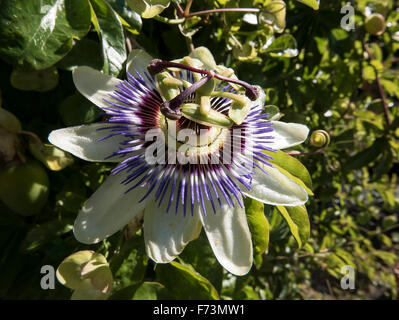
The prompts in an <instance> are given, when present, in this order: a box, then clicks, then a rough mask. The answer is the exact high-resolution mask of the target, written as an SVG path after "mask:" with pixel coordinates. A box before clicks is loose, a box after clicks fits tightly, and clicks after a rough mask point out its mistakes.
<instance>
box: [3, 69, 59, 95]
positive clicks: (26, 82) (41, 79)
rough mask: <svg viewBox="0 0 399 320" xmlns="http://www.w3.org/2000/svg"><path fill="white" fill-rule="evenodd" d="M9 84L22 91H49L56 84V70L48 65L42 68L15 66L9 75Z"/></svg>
mask: <svg viewBox="0 0 399 320" xmlns="http://www.w3.org/2000/svg"><path fill="white" fill-rule="evenodd" d="M10 82H11V85H12V86H13V87H14V88H16V89H19V90H24V91H39V92H44V91H49V90H52V89H54V88H55V87H56V86H57V85H58V70H57V68H55V67H50V68H48V69H43V70H26V69H21V68H15V69H14V70H13V71H12V73H11V77H10Z"/></svg>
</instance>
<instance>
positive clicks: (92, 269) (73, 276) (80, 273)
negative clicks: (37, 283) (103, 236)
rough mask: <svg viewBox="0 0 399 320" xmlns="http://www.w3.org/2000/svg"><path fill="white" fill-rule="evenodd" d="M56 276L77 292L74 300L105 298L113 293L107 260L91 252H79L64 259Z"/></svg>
mask: <svg viewBox="0 0 399 320" xmlns="http://www.w3.org/2000/svg"><path fill="white" fill-rule="evenodd" d="M56 275H57V279H58V281H59V282H61V284H63V285H64V286H66V287H68V288H70V289H73V290H76V291H75V292H74V294H73V296H72V298H73V299H82V298H83V296H85V299H90V298H98V297H101V296H104V295H106V294H108V293H109V292H110V291H111V288H112V283H113V277H112V273H111V270H110V269H109V265H108V262H107V259H105V257H104V256H103V255H102V254H99V253H95V252H94V251H90V250H84V251H78V252H76V253H74V254H72V255H70V256H69V257H67V258H66V259H64V261H62V262H61V264H60V266H59V267H58V269H57V273H56ZM79 297H80V298H79Z"/></svg>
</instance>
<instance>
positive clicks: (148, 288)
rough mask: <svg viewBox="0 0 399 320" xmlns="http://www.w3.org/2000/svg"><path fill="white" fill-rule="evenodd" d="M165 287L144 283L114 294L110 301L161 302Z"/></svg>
mask: <svg viewBox="0 0 399 320" xmlns="http://www.w3.org/2000/svg"><path fill="white" fill-rule="evenodd" d="M164 291H166V289H165V287H164V286H163V285H162V284H160V283H158V282H143V283H136V284H134V285H130V286H128V287H125V288H123V289H121V290H118V291H116V292H114V293H113V294H112V295H111V296H110V297H109V300H159V299H162V298H163V296H162V293H163V292H164Z"/></svg>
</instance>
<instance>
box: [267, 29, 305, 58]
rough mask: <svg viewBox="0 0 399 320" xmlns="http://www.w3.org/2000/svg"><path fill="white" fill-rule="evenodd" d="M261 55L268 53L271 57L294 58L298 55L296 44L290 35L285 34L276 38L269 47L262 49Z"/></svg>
mask: <svg viewBox="0 0 399 320" xmlns="http://www.w3.org/2000/svg"><path fill="white" fill-rule="evenodd" d="M262 53H269V54H270V55H271V56H273V57H285V58H291V57H296V56H297V55H298V49H297V43H296V40H295V38H294V37H293V36H292V35H289V34H285V35H282V36H281V37H278V38H276V39H275V40H274V41H273V42H272V43H271V44H270V45H269V46H266V47H264V48H262Z"/></svg>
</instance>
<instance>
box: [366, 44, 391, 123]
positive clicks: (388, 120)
mask: <svg viewBox="0 0 399 320" xmlns="http://www.w3.org/2000/svg"><path fill="white" fill-rule="evenodd" d="M364 48H365V49H366V51H367V54H368V55H369V57H370V59H371V60H374V56H373V54H372V53H371V51H370V49H369V47H368V46H367V45H366V44H365V45H364ZM376 81H377V86H378V91H379V92H380V97H381V100H382V105H383V107H384V115H385V121H386V123H387V125H388V128H389V127H390V126H391V125H392V121H391V118H390V117H389V110H388V104H387V101H386V99H385V92H384V88H383V87H382V84H381V79H380V76H379V75H378V72H377V71H376Z"/></svg>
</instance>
